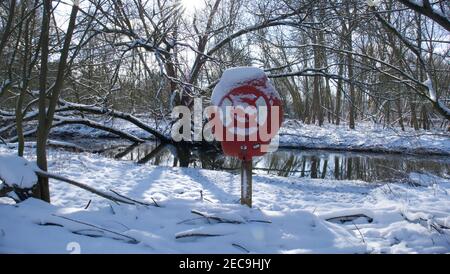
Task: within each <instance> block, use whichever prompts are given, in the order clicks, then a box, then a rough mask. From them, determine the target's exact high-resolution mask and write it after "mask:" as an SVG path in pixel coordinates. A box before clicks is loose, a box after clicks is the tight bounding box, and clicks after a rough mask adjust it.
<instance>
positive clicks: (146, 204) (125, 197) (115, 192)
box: [109, 189, 160, 207]
mask: <svg viewBox="0 0 450 274" xmlns="http://www.w3.org/2000/svg"><path fill="white" fill-rule="evenodd" d="M109 191H111V192H112V193H114V194H116V195H117V196H119V197H120V198H123V199H126V200H129V201H130V202H133V203H136V204H139V205H143V206H156V207H160V206H159V205H158V204H157V203H156V202H155V200H153V198H152V200H153V204H149V203H146V202H141V201H138V200H135V199H132V198H130V197H127V196H125V195H122V194H120V193H118V192H117V191H115V190H113V189H110V190H109Z"/></svg>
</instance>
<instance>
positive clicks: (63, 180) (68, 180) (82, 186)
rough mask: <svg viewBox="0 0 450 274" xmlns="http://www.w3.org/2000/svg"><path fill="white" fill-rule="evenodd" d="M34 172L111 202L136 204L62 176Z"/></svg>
mask: <svg viewBox="0 0 450 274" xmlns="http://www.w3.org/2000/svg"><path fill="white" fill-rule="evenodd" d="M35 172H36V174H37V175H39V176H43V177H46V178H50V179H55V180H58V181H62V182H66V183H69V184H71V185H74V186H77V187H79V188H81V189H84V190H86V191H89V192H91V193H94V194H96V195H98V196H101V197H103V198H105V199H108V200H111V201H113V202H115V203H124V204H129V205H135V204H136V203H134V202H131V201H129V200H126V199H123V198H121V197H116V196H113V195H109V194H108V193H105V192H103V191H100V190H97V189H95V188H93V187H90V186H88V185H85V184H83V183H80V182H77V181H74V180H72V179H68V178H65V177H62V176H59V175H56V174H51V173H48V172H45V171H42V170H39V169H37V170H35Z"/></svg>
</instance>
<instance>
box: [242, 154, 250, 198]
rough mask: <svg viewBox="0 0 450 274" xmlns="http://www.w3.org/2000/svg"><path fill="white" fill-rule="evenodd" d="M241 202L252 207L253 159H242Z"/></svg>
mask: <svg viewBox="0 0 450 274" xmlns="http://www.w3.org/2000/svg"><path fill="white" fill-rule="evenodd" d="M241 204H242V205H248V206H249V207H252V160H251V158H250V160H243V161H241Z"/></svg>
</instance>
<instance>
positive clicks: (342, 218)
mask: <svg viewBox="0 0 450 274" xmlns="http://www.w3.org/2000/svg"><path fill="white" fill-rule="evenodd" d="M358 218H365V219H366V220H367V222H369V223H371V222H373V218H371V217H369V216H367V215H365V214H353V215H345V216H337V217H332V218H328V219H325V221H328V222H332V223H334V222H337V221H338V222H340V223H341V224H343V223H346V222H353V221H354V220H356V219H358Z"/></svg>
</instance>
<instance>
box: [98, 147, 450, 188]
mask: <svg viewBox="0 0 450 274" xmlns="http://www.w3.org/2000/svg"><path fill="white" fill-rule="evenodd" d="M103 154H105V155H107V156H108V157H114V158H118V159H123V160H130V161H137V162H139V163H149V164H152V165H160V166H172V167H176V166H179V167H193V168H203V169H211V170H228V171H232V172H236V173H237V172H239V168H240V161H239V160H238V159H236V158H232V157H227V156H224V155H223V154H222V153H221V152H220V150H219V149H214V148H208V149H204V148H198V147H193V148H192V147H175V146H173V145H160V144H157V143H146V144H143V145H139V146H133V147H120V148H113V149H110V150H106V151H104V152H103ZM449 170H450V159H448V158H446V157H439V156H405V155H394V154H374V153H370V154H369V153H367V154H364V153H344V152H329V151H320V150H303V151H302V150H292V149H289V150H283V149H280V150H278V151H276V152H274V153H270V154H267V155H265V156H263V157H259V158H255V159H254V172H255V173H258V174H272V175H278V176H284V177H308V178H322V179H337V180H349V179H350V180H364V181H369V182H371V181H383V180H392V179H400V178H403V177H405V176H406V174H408V173H409V172H413V171H415V172H417V171H420V172H429V173H432V174H436V175H439V176H448V173H449Z"/></svg>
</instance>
